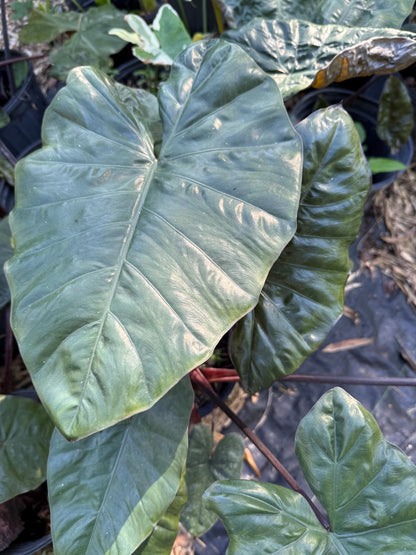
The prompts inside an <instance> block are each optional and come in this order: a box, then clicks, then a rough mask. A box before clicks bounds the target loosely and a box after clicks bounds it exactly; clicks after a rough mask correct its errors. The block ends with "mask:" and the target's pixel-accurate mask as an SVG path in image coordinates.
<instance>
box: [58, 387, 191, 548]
mask: <svg viewBox="0 0 416 555" xmlns="http://www.w3.org/2000/svg"><path fill="white" fill-rule="evenodd" d="M192 400H193V395H192V388H191V386H190V382H189V379H188V378H184V380H183V381H181V382H180V383H179V384H177V385H176V386H175V387H174V388H173V389H172V390H171V391H169V393H168V394H167V395H165V397H163V399H161V400H160V401H159V402H158V403H157V404H156V405H155V406H154V407H152V408H151V409H150V410H148V411H146V412H143V413H141V414H138V415H136V416H133V417H132V418H130V419H128V420H124V421H123V422H121V423H119V424H116V425H115V426H113V427H111V428H108V429H107V430H104V431H102V432H99V433H97V434H95V435H93V436H90V437H88V438H85V439H82V440H80V441H77V442H75V443H71V442H68V441H66V440H65V439H64V438H63V437H62V436H61V434H60V433H59V432H58V431H57V430H55V432H54V434H53V436H52V441H51V448H50V455H49V460H48V486H49V498H50V505H51V522H52V537H53V540H54V551H55V553H56V554H57V555H63V554H68V555H69V554H71V555H72V554H73V553H82V554H85V555H95V554H97V553H100V554H103V555H104V554H114V555H118V554H119V553H132V552H133V551H134V550H135V549H136V548H137V547H138V546H139V545H140V544H141V543H143V542H144V541H145V540H146V538H147V537H148V536H150V534H151V533H152V532H153V530H154V528H155V526H156V524H157V523H158V522H159V520H160V519H161V518H162V517H163V515H164V514H165V512H166V511H167V510H168V508H169V506H170V505H171V503H172V502H173V500H174V499H175V496H176V494H177V492H178V488H179V486H180V483H181V476H182V472H183V468H184V465H185V459H186V451H187V441H188V438H187V430H188V423H189V416H190V412H191V408H192ZM169 522H170V520H169Z"/></svg>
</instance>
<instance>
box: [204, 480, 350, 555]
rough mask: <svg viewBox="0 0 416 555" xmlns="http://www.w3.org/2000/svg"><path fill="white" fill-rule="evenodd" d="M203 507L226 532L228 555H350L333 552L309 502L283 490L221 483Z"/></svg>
mask: <svg viewBox="0 0 416 555" xmlns="http://www.w3.org/2000/svg"><path fill="white" fill-rule="evenodd" d="M204 502H205V505H206V507H207V509H210V510H211V511H215V512H216V513H217V515H218V516H219V517H220V518H221V520H222V521H223V523H224V526H225V528H226V529H227V533H228V535H229V537H230V544H229V546H228V550H227V555H263V554H266V553H267V554H269V553H270V554H272V553H273V554H275V553H279V552H280V553H284V554H285V555H286V554H287V555H312V554H313V555H318V554H319V555H335V554H336V553H342V555H346V554H345V552H338V551H336V550H335V549H334V546H333V544H332V542H331V538H330V537H329V534H328V532H327V531H326V530H325V529H324V528H323V527H322V526H321V524H320V523H319V522H318V520H317V518H316V516H315V514H314V513H313V511H312V509H311V508H310V506H309V505H308V503H307V501H306V499H305V498H304V497H302V496H301V495H300V494H299V493H296V492H294V491H292V490H290V489H287V488H284V487H282V486H276V485H274V484H267V483H263V482H254V481H252V480H229V481H225V482H216V483H215V484H213V485H212V486H211V487H210V488H209V489H208V490H207V492H206V493H205V494H204ZM351 555H352V553H351ZM354 555H358V554H356V553H354Z"/></svg>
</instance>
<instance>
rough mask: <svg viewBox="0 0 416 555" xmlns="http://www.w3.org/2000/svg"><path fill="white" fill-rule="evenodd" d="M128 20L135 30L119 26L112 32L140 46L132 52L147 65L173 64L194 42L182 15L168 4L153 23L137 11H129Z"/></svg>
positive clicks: (111, 32) (111, 33)
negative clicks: (136, 12)
mask: <svg viewBox="0 0 416 555" xmlns="http://www.w3.org/2000/svg"><path fill="white" fill-rule="evenodd" d="M125 19H126V21H127V23H128V24H129V26H130V27H131V29H133V32H127V31H124V30H123V29H117V28H116V29H111V30H110V35H116V36H118V37H120V38H121V39H123V40H126V41H129V42H131V43H132V44H135V45H137V46H136V47H135V48H133V54H134V55H135V56H136V57H137V58H139V60H141V61H142V62H144V63H146V64H149V63H152V64H156V65H171V64H172V62H173V60H174V59H175V58H176V56H177V55H178V54H179V53H180V52H182V50H184V49H185V48H186V47H187V46H189V45H190V44H191V42H192V40H191V37H190V36H189V33H188V32H187V30H186V28H185V26H184V24H183V22H182V20H181V18H180V17H179V15H178V14H177V13H176V12H175V10H174V9H173V8H172V7H171V6H170V5H169V4H164V5H163V6H162V7H161V8H160V10H159V11H158V13H157V16H156V17H155V19H154V21H153V24H152V25H151V26H149V25H148V24H147V23H146V21H145V20H144V19H143V18H141V17H140V16H138V15H135V14H128V15H126V18H125Z"/></svg>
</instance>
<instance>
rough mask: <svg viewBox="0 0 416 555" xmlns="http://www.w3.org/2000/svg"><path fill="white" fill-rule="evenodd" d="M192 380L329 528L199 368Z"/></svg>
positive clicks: (305, 496) (270, 453)
mask: <svg viewBox="0 0 416 555" xmlns="http://www.w3.org/2000/svg"><path fill="white" fill-rule="evenodd" d="M191 379H192V381H193V382H194V383H195V384H196V385H198V387H200V388H201V389H203V390H204V391H205V393H206V394H207V395H208V396H209V397H210V398H211V399H212V400H213V401H214V403H216V404H217V405H218V406H219V407H220V409H221V410H222V411H224V412H225V414H226V415H227V416H228V417H229V418H231V420H232V421H233V422H234V424H236V426H238V427H239V428H240V430H241V431H242V432H243V433H244V434H245V435H246V436H247V437H248V438H249V439H250V441H252V442H253V443H254V445H255V446H256V447H257V449H258V450H259V451H260V452H261V453H262V454H263V455H264V456H265V457H266V459H267V460H268V461H269V462H270V463H271V464H272V465H273V466H274V468H275V469H276V470H277V471H278V472H279V474H280V475H281V476H282V477H283V478H284V480H285V481H286V482H287V483H288V485H289V486H290V487H291V488H292V489H293V490H294V491H296V492H297V493H299V494H300V495H302V496H303V497H304V498H305V499H306V501H307V502H308V503H309V505H310V507H311V509H312V510H313V512H314V513H315V515H316V518H317V519H318V520H319V522H320V523H321V524H322V526H323V527H324V528H325V530H328V531H329V530H330V526H329V524H328V523H327V521H326V519H325V518H324V516H323V515H322V514H321V512H320V511H319V509H318V507H317V506H316V505H315V504H314V503H313V501H312V499H311V498H310V497H309V496H308V494H307V493H306V492H305V491H304V490H303V489H302V487H301V486H300V485H299V484H298V482H297V481H296V480H295V479H294V478H293V476H292V475H291V474H290V473H289V472H288V471H287V470H286V468H285V467H284V466H283V465H282V463H281V462H280V461H279V460H278V459H277V458H276V457H275V456H274V455H273V453H272V452H271V451H270V449H269V448H268V447H267V446H266V445H265V444H264V443H263V442H262V441H261V439H260V438H258V437H257V436H256V434H255V433H254V432H253V431H252V430H250V428H249V427H248V426H247V425H246V424H245V423H244V422H243V421H242V420H241V419H240V418H239V417H238V416H237V415H236V414H235V412H234V411H232V410H231V409H230V407H229V406H228V405H226V404H225V403H224V401H223V400H222V399H221V398H220V397H219V396H218V395H217V393H216V392H215V390H214V389H213V387H212V386H211V384H210V383H209V381H208V380H207V379H206V377H205V376H204V374H203V373H202V372H201V370H200V369H199V368H196V369H195V370H193V371H192V372H191Z"/></svg>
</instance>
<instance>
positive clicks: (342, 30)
mask: <svg viewBox="0 0 416 555" xmlns="http://www.w3.org/2000/svg"><path fill="white" fill-rule="evenodd" d="M222 36H223V38H224V39H226V40H228V41H230V42H232V43H235V44H238V45H240V46H241V47H242V48H244V49H245V50H246V52H247V53H248V54H250V56H251V57H252V58H253V59H254V60H255V61H256V62H257V64H258V65H259V66H260V67H261V68H262V69H264V71H266V72H267V73H269V74H270V75H272V76H273V78H274V79H275V81H276V83H277V84H278V85H279V88H280V90H281V93H282V95H283V97H284V98H288V97H289V96H291V95H293V94H295V93H297V92H299V91H300V90H302V89H305V88H307V87H309V86H310V85H313V86H315V87H318V88H320V87H324V86H327V85H328V84H330V83H332V82H333V81H343V80H345V79H350V78H352V77H364V76H366V75H373V74H377V75H384V74H389V73H394V72H395V71H399V70H401V69H403V68H405V67H407V66H409V65H411V64H412V63H413V62H414V60H415V56H416V35H415V34H414V33H409V32H404V31H397V30H395V29H389V28H383V29H373V28H366V27H353V28H350V27H346V26H341V25H330V24H328V25H318V24H315V23H310V22H307V21H301V20H297V19H292V20H284V21H279V20H263V19H255V20H253V21H252V22H251V23H248V24H247V25H245V26H244V27H241V29H238V30H236V31H227V32H226V33H224V34H223V35H222Z"/></svg>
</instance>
